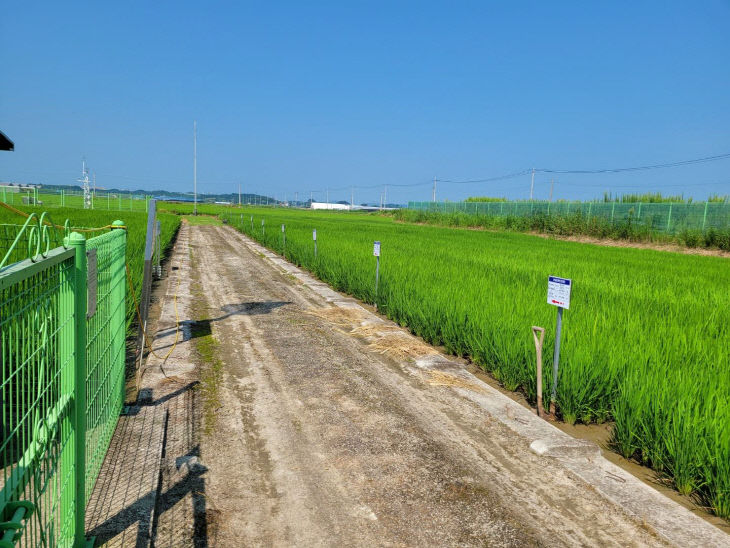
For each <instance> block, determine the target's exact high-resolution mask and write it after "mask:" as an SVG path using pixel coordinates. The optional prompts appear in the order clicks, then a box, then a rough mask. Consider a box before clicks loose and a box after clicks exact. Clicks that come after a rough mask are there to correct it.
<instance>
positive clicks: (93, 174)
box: [91, 171, 96, 209]
mask: <svg viewBox="0 0 730 548" xmlns="http://www.w3.org/2000/svg"><path fill="white" fill-rule="evenodd" d="M91 177H92V179H93V181H94V191H93V192H92V193H91V209H94V200H96V171H95V172H94V173H92V174H91Z"/></svg>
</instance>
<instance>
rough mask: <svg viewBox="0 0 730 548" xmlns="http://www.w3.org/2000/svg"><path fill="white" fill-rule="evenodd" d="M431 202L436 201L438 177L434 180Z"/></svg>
mask: <svg viewBox="0 0 730 548" xmlns="http://www.w3.org/2000/svg"><path fill="white" fill-rule="evenodd" d="M431 201H432V202H435V201H436V177H434V178H433V191H432V192H431Z"/></svg>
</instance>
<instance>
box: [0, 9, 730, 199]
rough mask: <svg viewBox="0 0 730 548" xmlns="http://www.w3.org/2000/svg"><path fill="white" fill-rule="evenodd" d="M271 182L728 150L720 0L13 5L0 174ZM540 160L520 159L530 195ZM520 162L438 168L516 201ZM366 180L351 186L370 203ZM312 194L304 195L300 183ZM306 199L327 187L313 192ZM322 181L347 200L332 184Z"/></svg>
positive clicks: (582, 194) (617, 181)
mask: <svg viewBox="0 0 730 548" xmlns="http://www.w3.org/2000/svg"><path fill="white" fill-rule="evenodd" d="M193 119H197V121H198V188H199V191H201V192H219V191H221V192H222V191H229V192H231V191H237V188H238V183H239V182H241V183H243V188H244V191H256V192H259V193H268V194H270V195H273V194H276V195H277V196H278V197H279V198H282V197H283V195H284V193H285V192H286V193H287V197H288V198H290V199H291V198H293V193H294V192H295V191H296V192H299V197H300V198H303V197H305V196H306V197H308V195H309V191H310V190H311V189H324V188H326V187H330V188H334V187H343V186H350V185H355V186H359V187H363V186H369V185H385V184H390V185H393V184H413V183H424V186H421V187H413V188H396V187H391V188H390V189H389V192H388V195H389V201H391V200H392V201H399V202H404V201H407V200H408V199H423V200H427V199H430V196H431V188H430V180H431V179H432V178H433V177H434V176H437V177H440V178H444V179H473V178H484V177H490V176H494V175H500V174H504V173H509V172H514V171H519V170H522V169H526V168H531V167H548V168H558V169H561V168H567V169H582V168H588V169H590V168H611V167H622V166H633V165H639V164H647V163H649V164H653V163H663V162H671V161H676V160H684V159H690V158H696V157H701V156H708V155H715V154H722V153H727V152H730V3H728V2H727V1H711V0H710V1H706V2H705V1H703V2H683V3H680V2H606V3H602V4H600V5H599V3H595V2H526V3H517V2H502V3H499V4H498V3H488V2H473V3H466V2H443V3H434V2H412V3H410V2H409V3H406V2H392V1H391V2H367V3H365V2H363V3H354V2H311V3H310V2H291V3H284V2H281V3H279V2H255V3H254V2H231V3H208V2H88V3H83V4H82V3H69V2H37V3H36V2H10V3H6V4H5V6H4V7H3V9H2V16H0V130H2V131H3V132H5V133H6V134H7V135H8V136H9V137H10V138H11V139H13V140H14V141H15V144H16V151H15V152H12V153H0V180H11V181H27V182H40V183H43V182H45V183H56V184H65V183H67V184H73V182H74V179H75V178H76V177H78V175H79V171H80V164H81V158H82V156H86V158H87V161H88V163H89V167H90V169H91V170H92V171H94V172H95V173H96V178H97V183H98V184H99V185H100V186H106V187H111V186H116V187H125V188H134V189H137V188H147V189H151V188H163V189H167V190H179V191H191V190H192V125H193ZM556 179H557V183H556V187H555V189H556V190H555V198H571V199H583V198H591V197H594V196H600V195H601V194H602V192H603V191H604V190H608V189H611V190H613V191H614V192H624V191H631V190H637V191H640V190H652V191H654V190H660V191H663V192H676V193H680V192H684V194H685V195H693V196H695V197H697V198H704V197H706V196H707V195H708V194H709V193H711V192H719V193H722V194H726V193H729V192H730V160H724V161H720V162H716V163H709V164H702V165H694V166H688V167H683V168H679V169H671V170H656V171H651V172H641V173H638V174H617V175H600V176H599V175H592V176H576V175H570V176H568V175H561V176H557V177H556ZM549 180H550V176H549V175H547V174H538V175H537V176H536V189H535V197H536V198H546V197H547V195H548V190H549ZM529 186H530V180H529V176H523V177H521V178H517V179H511V180H507V181H500V182H495V183H490V184H481V185H480V184H474V185H448V184H445V183H444V184H439V187H438V198H439V199H443V198H449V199H452V200H455V199H459V198H463V197H465V196H469V195H499V196H507V197H510V198H526V197H528V195H529ZM379 194H380V190H379V189H369V190H367V189H359V190H356V195H355V200H356V201H357V202H362V201H366V200H369V201H376V200H378V197H379ZM315 196H317V195H315ZM319 198H320V199H323V198H324V195H323V194H319ZM330 198H331V199H333V200H335V199H349V191H341V192H332V193H331V194H330Z"/></svg>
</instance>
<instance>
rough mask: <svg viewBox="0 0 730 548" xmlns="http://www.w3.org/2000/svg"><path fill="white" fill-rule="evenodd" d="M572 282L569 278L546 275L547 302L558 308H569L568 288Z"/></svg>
mask: <svg viewBox="0 0 730 548" xmlns="http://www.w3.org/2000/svg"><path fill="white" fill-rule="evenodd" d="M572 285H573V283H572V282H571V280H570V279H569V278H559V277H558V276H549V277H548V292H547V302H548V304H551V305H553V306H559V307H560V308H565V309H569V308H570V289H571V287H572Z"/></svg>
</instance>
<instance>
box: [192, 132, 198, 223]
mask: <svg viewBox="0 0 730 548" xmlns="http://www.w3.org/2000/svg"><path fill="white" fill-rule="evenodd" d="M197 214H198V122H197V120H193V215H197Z"/></svg>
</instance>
